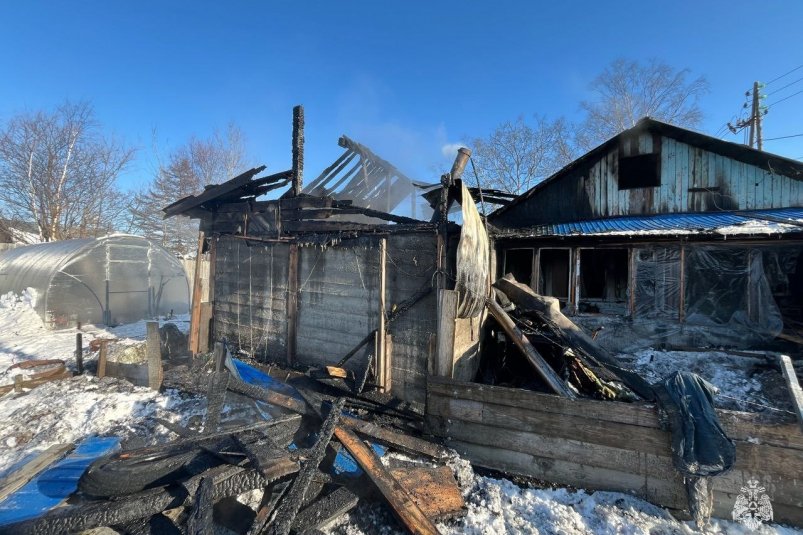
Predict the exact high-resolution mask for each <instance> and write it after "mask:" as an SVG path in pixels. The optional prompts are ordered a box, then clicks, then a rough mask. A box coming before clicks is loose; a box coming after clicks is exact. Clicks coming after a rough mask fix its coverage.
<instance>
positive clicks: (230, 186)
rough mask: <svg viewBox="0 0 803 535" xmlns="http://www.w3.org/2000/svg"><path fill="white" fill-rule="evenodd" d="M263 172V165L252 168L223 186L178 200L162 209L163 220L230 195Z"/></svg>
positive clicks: (213, 187)
mask: <svg viewBox="0 0 803 535" xmlns="http://www.w3.org/2000/svg"><path fill="white" fill-rule="evenodd" d="M264 170H265V166H264V165H262V166H260V167H254V168H253V169H249V170H248V171H246V172H245V173H242V174H240V175H237V176H236V177H234V178H232V179H231V180H229V181H227V182H224V183H223V184H219V185H216V186H212V187H209V188H208V189H207V190H206V191H204V192H203V193H201V194H200V195H197V196H190V197H185V198H183V199H181V200H178V201H176V202H174V203H173V204H171V205H169V206H166V207H165V208H163V209H162V211H163V212H164V213H165V218H168V217H171V216H174V215H179V214H182V213H184V212H185V211H187V210H189V209H191V208H196V207H198V206H201V205H202V204H204V203H205V202H208V201H212V200H214V199H217V198H218V197H220V196H222V195H225V194H227V193H231V192H232V191H234V190H236V189H237V188H240V187H242V186H243V185H245V184H247V183H248V182H250V180H251V179H252V178H253V177H255V176H256V175H258V174H259V173H261V172H262V171H264Z"/></svg>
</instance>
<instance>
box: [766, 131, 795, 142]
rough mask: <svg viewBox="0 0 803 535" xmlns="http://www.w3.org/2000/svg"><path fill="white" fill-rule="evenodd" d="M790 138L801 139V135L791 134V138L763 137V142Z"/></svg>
mask: <svg viewBox="0 0 803 535" xmlns="http://www.w3.org/2000/svg"><path fill="white" fill-rule="evenodd" d="M790 137H803V133H801V134H792V135H791V136H778V137H765V138H764V141H775V140H776V139H789V138H790Z"/></svg>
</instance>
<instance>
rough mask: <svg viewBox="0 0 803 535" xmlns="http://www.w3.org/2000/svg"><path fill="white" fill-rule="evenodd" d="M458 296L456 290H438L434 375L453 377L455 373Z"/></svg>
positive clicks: (432, 371)
mask: <svg viewBox="0 0 803 535" xmlns="http://www.w3.org/2000/svg"><path fill="white" fill-rule="evenodd" d="M457 298H458V294H457V292H455V291H454V290H438V350H437V353H436V359H435V362H434V363H433V364H434V366H433V367H432V369H431V370H430V371H431V373H432V375H437V376H440V377H452V372H453V371H454V334H455V318H456V317H457Z"/></svg>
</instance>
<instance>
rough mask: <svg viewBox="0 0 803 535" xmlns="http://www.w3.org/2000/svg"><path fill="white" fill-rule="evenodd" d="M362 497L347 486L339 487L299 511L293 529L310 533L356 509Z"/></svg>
mask: <svg viewBox="0 0 803 535" xmlns="http://www.w3.org/2000/svg"><path fill="white" fill-rule="evenodd" d="M359 501H360V498H359V497H358V496H357V495H356V494H354V493H353V492H351V491H350V490H349V489H347V488H346V487H339V488H338V489H337V490H335V491H334V492H331V493H329V494H327V495H326V496H324V497H323V498H321V499H319V500H317V501H316V502H314V503H313V504H312V505H310V506H309V507H307V508H306V509H304V510H303V511H301V512H300V513H298V515H297V516H296V519H295V522H293V531H294V532H296V533H308V532H309V530H312V529H318V528H320V527H321V526H324V525H326V524H328V523H329V522H331V521H332V520H334V519H335V518H337V517H339V516H340V515H344V514H346V513H348V512H349V511H351V510H352V509H354V508H355V507H356V506H357V503H359Z"/></svg>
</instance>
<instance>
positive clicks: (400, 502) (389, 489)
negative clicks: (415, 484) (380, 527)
mask: <svg viewBox="0 0 803 535" xmlns="http://www.w3.org/2000/svg"><path fill="white" fill-rule="evenodd" d="M335 436H336V437H337V440H339V441H340V443H341V444H343V446H344V447H345V448H346V449H347V450H348V451H349V453H351V455H352V456H353V457H354V459H355V460H356V461H357V463H358V464H359V465H360V467H361V468H362V469H363V470H365V473H366V474H368V477H369V478H370V479H371V481H373V482H374V484H375V485H376V487H377V488H378V489H379V491H380V492H381V493H382V495H383V496H384V497H385V499H387V501H388V503H389V504H390V506H391V508H392V509H393V511H394V512H395V513H396V515H397V516H398V517H399V519H400V520H401V522H402V523H403V524H404V525H405V527H407V529H408V530H410V533H413V534H430V535H436V534H439V533H440V532H439V531H438V528H436V527H435V525H434V524H433V523H432V521H430V520H429V518H427V516H426V515H425V514H424V512H423V511H422V510H421V508H420V507H418V505H417V504H416V503H415V501H414V500H413V498H412V497H411V496H410V494H409V493H408V492H407V491H406V490H405V488H404V487H403V486H402V485H401V484H400V483H399V482H398V481H396V479H395V478H394V477H393V476H392V475H391V474H390V472H388V471H387V469H385V467H384V466H382V462H381V461H380V460H379V458H378V457H377V456H376V454H374V452H373V451H371V449H370V448H368V446H366V445H365V444H364V443H363V442H362V441H361V440H360V439H359V438H357V436H356V435H355V434H354V433H353V432H351V431H349V430H348V429H345V428H343V427H336V428H335Z"/></svg>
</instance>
